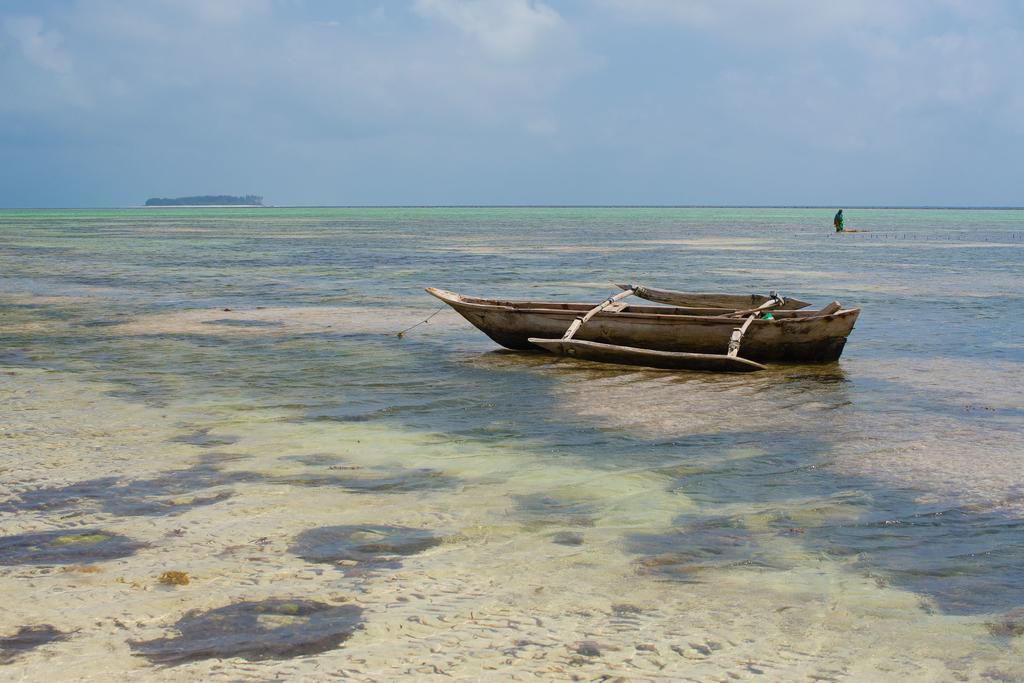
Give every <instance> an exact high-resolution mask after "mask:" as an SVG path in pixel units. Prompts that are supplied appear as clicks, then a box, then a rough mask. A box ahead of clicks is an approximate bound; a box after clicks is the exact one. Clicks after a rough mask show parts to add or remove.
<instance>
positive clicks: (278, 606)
mask: <svg viewBox="0 0 1024 683" xmlns="http://www.w3.org/2000/svg"><path fill="white" fill-rule="evenodd" d="M361 616H362V610H361V609H360V608H359V607H356V606H355V605H329V604H327V603H323V602H315V601H312V600H285V599H271V600H262V601H252V602H239V603H236V604H233V605H226V606H224V607H218V608H217V609H213V610H208V611H205V612H201V611H198V610H196V611H192V612H189V613H187V614H186V615H185V616H183V617H182V618H181V619H179V620H178V622H177V623H176V624H175V625H174V628H175V630H177V631H178V635H177V636H174V637H171V638H157V639H155V640H145V641H131V642H129V645H130V646H131V649H132V651H133V653H134V654H136V655H140V656H143V657H146V658H147V659H149V660H150V661H151V662H156V663H162V664H169V665H174V664H183V663H185V662H189V661H194V660H197V659H211V658H221V657H242V658H244V659H247V660H249V661H258V660H261V659H287V658H289V657H298V656H300V655H310V654H317V653H319V652H326V651H327V650H333V649H334V648H336V647H338V646H339V645H340V644H341V643H343V642H344V641H346V640H347V639H348V638H349V637H350V636H351V635H352V633H353V632H354V631H355V630H356V629H357V628H359V626H360V624H361V623H362V621H361Z"/></svg>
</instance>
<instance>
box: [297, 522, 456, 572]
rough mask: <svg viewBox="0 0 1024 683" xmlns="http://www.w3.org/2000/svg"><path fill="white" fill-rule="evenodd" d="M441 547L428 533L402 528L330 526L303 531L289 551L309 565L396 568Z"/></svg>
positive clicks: (438, 540)
mask: <svg viewBox="0 0 1024 683" xmlns="http://www.w3.org/2000/svg"><path fill="white" fill-rule="evenodd" d="M440 544H441V539H440V538H438V537H436V536H434V535H433V534H432V533H431V532H429V531H427V530H425V529H412V528H409V527H400V526H355V525H351V526H350V525H345V526H327V527H320V528H317V529H309V530H308V531H303V532H302V533H301V534H299V535H298V536H296V537H295V540H294V541H293V542H292V545H291V547H290V548H289V551H290V552H292V553H294V554H295V555H298V556H299V557H301V558H302V559H304V560H306V561H308V562H323V563H326V564H343V565H344V564H347V565H362V566H363V567H365V568H375V567H397V566H399V564H400V560H401V558H402V557H405V556H408V555H415V554H416V553H420V552H423V551H424V550H427V549H429V548H433V547H434V546H436V545H440Z"/></svg>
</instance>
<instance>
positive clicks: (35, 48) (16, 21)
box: [4, 17, 72, 75]
mask: <svg viewBox="0 0 1024 683" xmlns="http://www.w3.org/2000/svg"><path fill="white" fill-rule="evenodd" d="M4 29H5V30H6V32H7V34H8V35H10V36H11V37H12V38H14V40H15V41H16V42H17V44H18V47H19V48H20V50H21V54H22V56H23V57H24V58H25V59H26V60H28V61H29V62H30V63H31V64H33V65H35V66H37V67H39V68H41V69H45V70H46V71H51V72H53V73H55V74H60V75H68V74H70V73H71V67H72V63H71V57H70V56H69V55H68V54H67V53H66V52H65V51H64V49H63V42H64V38H63V36H62V35H61V34H60V31H57V30H54V29H44V28H43V21H42V19H40V18H39V17H11V18H9V19H6V20H5V21H4Z"/></svg>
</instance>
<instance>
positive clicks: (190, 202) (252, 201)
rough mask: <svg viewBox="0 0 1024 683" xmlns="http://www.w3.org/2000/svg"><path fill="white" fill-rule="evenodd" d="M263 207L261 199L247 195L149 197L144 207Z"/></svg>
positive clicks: (257, 196)
mask: <svg viewBox="0 0 1024 683" xmlns="http://www.w3.org/2000/svg"><path fill="white" fill-rule="evenodd" d="M215 205H219V206H263V197H262V196H260V195H258V194H247V195H245V196H244V197H235V196H232V195H228V194H204V195H200V196H197V197H174V198H166V197H151V198H149V199H147V200H146V206H215Z"/></svg>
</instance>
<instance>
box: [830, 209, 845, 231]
mask: <svg viewBox="0 0 1024 683" xmlns="http://www.w3.org/2000/svg"><path fill="white" fill-rule="evenodd" d="M832 225H834V226H836V232H842V231H843V210H842V209H839V210H838V211H836V217H835V218H833V219H832Z"/></svg>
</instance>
